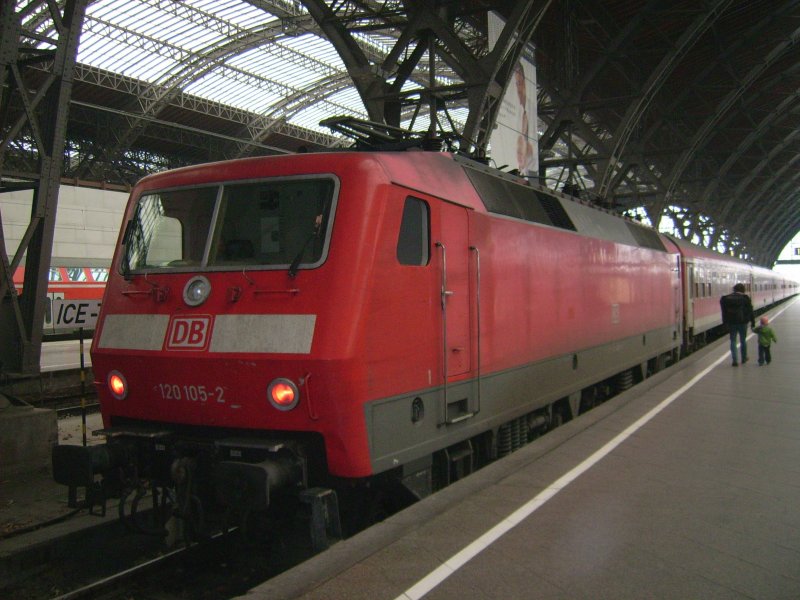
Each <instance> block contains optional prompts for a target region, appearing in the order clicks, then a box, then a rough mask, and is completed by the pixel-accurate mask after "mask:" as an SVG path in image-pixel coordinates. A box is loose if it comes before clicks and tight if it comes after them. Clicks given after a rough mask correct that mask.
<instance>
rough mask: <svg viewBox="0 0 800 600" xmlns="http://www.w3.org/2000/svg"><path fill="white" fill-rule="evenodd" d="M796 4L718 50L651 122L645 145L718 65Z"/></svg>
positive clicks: (793, 1)
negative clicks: (657, 117)
mask: <svg viewBox="0 0 800 600" xmlns="http://www.w3.org/2000/svg"><path fill="white" fill-rule="evenodd" d="M797 4H798V0H791V1H788V2H786V3H785V4H784V5H783V6H782V7H781V9H780V10H776V11H774V12H770V13H768V14H766V15H765V16H764V18H763V19H761V20H759V21H757V22H756V23H754V24H753V25H752V26H751V27H749V28H748V29H747V31H746V32H745V33H744V34H743V35H741V36H739V37H738V38H737V39H735V40H732V41H731V42H729V43H728V44H726V45H725V47H724V48H721V49H720V54H719V55H718V57H717V60H712V61H709V62H708V64H707V65H706V66H705V67H704V68H703V69H701V70H700V71H699V72H698V73H697V75H696V76H695V77H694V79H693V80H692V81H691V82H686V84H685V85H683V86H681V89H680V90H679V91H678V92H677V93H674V94H673V95H672V97H671V99H670V100H669V102H668V104H666V106H665V107H664V109H663V110H661V111H660V113H661V114H662V115H664V117H663V118H661V119H657V120H655V121H654V122H653V125H651V126H650V127H649V128H648V130H647V131H646V132H645V133H644V135H643V136H642V140H643V142H644V143H645V144H649V143H650V142H652V140H653V138H654V137H656V136H657V135H659V132H660V131H661V128H662V127H664V126H665V125H670V123H671V121H669V120H667V119H670V118H672V117H671V116H672V115H675V114H677V113H679V111H680V107H681V106H683V105H684V104H685V103H686V102H687V100H688V97H689V95H690V94H691V93H693V92H694V91H695V90H696V89H697V88H699V87H701V86H702V85H703V82H704V81H705V80H706V79H708V77H709V76H710V75H711V74H712V73H713V72H714V70H715V69H716V68H717V67H719V65H720V64H723V63H726V62H727V61H728V60H729V59H730V58H732V57H735V55H736V53H737V52H738V51H739V50H740V49H742V48H747V47H748V46H749V45H750V44H751V43H752V40H754V39H760V37H761V36H763V35H767V34H768V33H769V31H770V29H771V28H772V27H773V26H774V23H775V21H776V20H780V19H783V18H785V17H786V16H789V15H790V14H792V11H793V10H794V9H795V7H796V5H797ZM671 91H672V92H675V90H671Z"/></svg>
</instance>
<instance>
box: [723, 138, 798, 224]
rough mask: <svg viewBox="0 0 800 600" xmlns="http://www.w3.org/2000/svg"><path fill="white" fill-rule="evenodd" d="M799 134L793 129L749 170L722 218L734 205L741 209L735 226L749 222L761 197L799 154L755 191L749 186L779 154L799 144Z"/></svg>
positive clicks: (729, 201) (725, 216) (728, 203)
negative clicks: (749, 189) (748, 189)
mask: <svg viewBox="0 0 800 600" xmlns="http://www.w3.org/2000/svg"><path fill="white" fill-rule="evenodd" d="M798 134H800V132H798V131H797V130H794V131H792V132H791V133H790V134H789V135H788V136H786V138H785V139H784V140H783V141H782V142H781V143H780V144H777V145H776V146H775V147H774V148H773V149H772V150H770V152H769V153H768V154H767V155H766V156H765V157H764V158H763V159H762V160H760V161H759V162H758V164H757V165H755V166H754V167H753V169H752V170H751V171H750V172H748V175H747V176H746V177H745V178H744V179H743V180H742V181H740V182H739V184H738V185H737V186H736V190H735V191H734V193H733V194H731V197H730V198H729V199H728V201H727V202H726V206H725V209H724V210H723V212H722V213H720V215H719V218H720V219H726V218H727V216H728V215H729V214H730V212H731V210H733V207H734V206H736V207H737V208H738V209H739V210H738V214H737V215H736V218H735V221H734V227H739V226H740V225H742V224H743V223H746V222H747V219H748V218H749V217H750V216H751V213H752V212H753V210H755V209H756V207H757V206H759V203H760V201H761V199H762V198H763V197H764V196H765V195H767V194H769V193H770V190H771V187H772V184H773V183H774V182H776V181H777V180H778V178H779V177H782V176H783V175H784V174H785V172H786V170H787V169H788V168H789V167H791V166H792V165H794V163H795V162H796V161H797V159H798V155H796V154H795V155H794V156H793V157H792V158H790V159H789V160H788V161H787V163H786V165H785V166H784V167H779V168H778V169H777V170H776V171H774V172H773V174H772V175H771V176H770V177H769V179H768V180H767V183H766V184H765V185H761V186H759V188H758V189H757V190H755V191H753V192H748V191H747V188H748V187H749V185H750V184H751V183H752V181H753V180H754V179H755V178H756V177H757V176H758V175H760V174H761V173H762V171H764V170H765V169H767V168H772V167H774V159H775V158H776V157H777V156H779V155H780V154H781V153H783V152H784V151H785V150H786V149H787V148H789V147H791V146H792V145H797V142H798V140H797V137H798ZM745 196H747V202H744V198H745Z"/></svg>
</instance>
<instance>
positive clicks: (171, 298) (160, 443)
mask: <svg viewBox="0 0 800 600" xmlns="http://www.w3.org/2000/svg"><path fill="white" fill-rule="evenodd" d="M284 162H285V164H283V165H277V167H275V168H273V171H272V172H271V173H270V172H269V170H267V173H268V174H267V175H265V174H264V172H265V171H264V168H263V167H265V166H269V165H268V164H267V163H265V162H264V161H261V162H254V161H239V162H237V163H232V164H230V165H228V167H227V169H228V170H227V171H224V170H223V171H221V169H225V168H226V167H225V166H224V165H225V164H223V166H222V167H219V166H217V167H216V169H215V168H214V166H213V165H212V166H205V167H202V168H196V169H188V170H181V171H176V172H172V173H169V174H164V175H156V176H152V177H150V178H146V179H145V180H143V182H142V183H140V185H139V186H137V188H136V189H135V190H134V192H133V194H132V197H131V204H130V206H129V208H128V211H127V213H126V217H125V222H124V223H123V225H124V229H123V233H122V234H121V236H120V244H119V247H118V249H117V252H116V256H115V259H114V263H113V268H112V271H113V272H112V276H111V277H110V279H109V283H108V287H107V291H106V295H105V299H104V303H103V307H102V313H101V315H100V319H99V323H98V330H97V333H96V335H95V338H94V342H93V347H92V360H93V369H94V373H95V378H96V381H95V384H96V386H97V389H98V394H99V399H100V404H101V409H102V414H103V423H104V426H105V429H104V430H103V433H104V434H105V435H106V437H107V444H106V445H105V446H103V447H102V448H94V449H80V450H78V449H76V448H75V447H66V446H61V447H57V448H56V449H55V451H54V470H55V478H56V480H57V481H60V482H61V483H65V484H67V485H69V486H70V487H71V488H74V487H77V486H86V487H87V489H89V488H90V487H91V486H97V485H98V484H96V483H94V480H95V476H96V475H98V474H102V477H103V483H102V487H103V493H104V494H105V495H109V494H112V495H113V494H117V493H118V494H119V495H121V496H125V495H128V494H131V493H133V494H134V499H138V498H140V497H141V496H142V495H143V494H144V491H145V490H147V489H151V488H152V489H158V488H163V489H164V490H167V489H171V490H176V491H173V492H170V493H172V494H175V493H178V494H182V495H183V497H184V500H183V502H182V506H184V507H185V506H193V505H195V504H197V505H198V506H202V507H203V511H206V510H207V509H208V506H210V505H216V506H221V507H223V508H224V509H226V510H227V509H231V508H233V509H237V510H239V511H241V512H247V511H251V510H261V509H266V508H268V507H269V506H270V504H271V503H272V502H273V496H274V495H275V494H276V493H283V492H284V491H286V490H289V491H292V493H294V492H296V491H297V490H302V489H306V488H308V487H309V481H315V482H316V481H319V480H320V477H321V476H320V473H325V472H326V470H327V465H326V464H325V450H324V444H325V442H324V439H323V438H324V436H325V433H324V431H323V429H324V427H325V425H323V423H326V422H328V420H327V419H325V418H324V413H325V408H324V407H323V406H322V403H321V402H319V403H318V404H315V400H318V401H319V399H320V398H321V397H322V396H321V392H320V389H321V388H320V387H317V388H315V383H317V380H319V383H320V384H321V383H322V382H323V381H325V377H326V375H325V374H326V372H327V370H329V369H331V368H339V369H342V363H343V362H346V359H344V358H342V356H343V355H340V356H337V355H336V352H337V351H338V350H335V349H334V353H333V354H331V352H330V351H328V350H327V349H326V345H325V343H324V341H323V342H317V341H315V340H316V338H318V337H319V329H320V322H321V321H326V322H335V319H334V318H333V317H334V316H335V315H334V314H333V312H332V311H334V310H335V309H334V307H332V306H331V303H330V302H327V300H326V299H327V298H328V297H329V295H330V294H332V293H337V292H336V290H335V289H334V288H332V287H331V283H330V281H331V278H332V275H331V273H330V271H331V270H332V269H331V268H327V266H326V265H325V263H326V260H327V258H328V254H329V249H330V244H331V237H332V230H333V220H334V215H335V214H336V206H337V202H338V197H339V187H340V182H339V179H338V178H337V177H336V176H334V175H331V174H325V173H322V174H318V173H312V174H308V173H302V172H299V171H300V170H301V169H300V168H299V167H297V165H298V164H299V161H294V162H291V161H288V162H287V161H284ZM287 164H288V165H289V167H290V168H288V169H287V168H285V167H286V165H287ZM292 165H295V167H294V172H292V168H291V166H292ZM258 166H260V167H262V169H261V170H258V169H254V168H253V167H258ZM282 166H283V167H284V168H281V167H282ZM248 168H249V169H250V170H251V171H253V172H254V174H253V175H251V176H248V171H247V169H248ZM230 169H236V172H235V173H231V172H230ZM323 267H326V268H323ZM347 293H348V292H347V291H346V290H345V291H342V292H341V294H344V295H345V296H346V294H347ZM345 300H347V298H345ZM340 337H341V336H340ZM344 337H346V336H344ZM340 358H341V360H339V359H340ZM337 365H338V367H337ZM312 375H313V377H312ZM331 387H332V388H333V390H334V391H335V387H336V384H335V383H333V384H331ZM315 392H316V393H317V394H318V395H317V397H316V398H315V396H314V394H315ZM326 393H327V392H326ZM321 417H323V418H321ZM165 494H166V492H165Z"/></svg>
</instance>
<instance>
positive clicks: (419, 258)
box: [397, 197, 430, 266]
mask: <svg viewBox="0 0 800 600" xmlns="http://www.w3.org/2000/svg"><path fill="white" fill-rule="evenodd" d="M429 223H430V218H429V214H428V205H427V203H425V202H423V201H422V200H419V199H418V198H411V197H409V198H406V202H405V205H404V206H403V220H402V221H401V223H400V235H399V236H398V238H397V260H398V261H399V262H400V264H401V265H411V266H424V265H427V264H428V260H429V258H430V226H429Z"/></svg>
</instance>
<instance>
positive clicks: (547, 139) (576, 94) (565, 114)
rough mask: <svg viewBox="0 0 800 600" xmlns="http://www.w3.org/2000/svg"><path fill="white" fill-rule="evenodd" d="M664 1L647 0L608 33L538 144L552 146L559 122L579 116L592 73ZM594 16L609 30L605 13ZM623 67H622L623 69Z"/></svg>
mask: <svg viewBox="0 0 800 600" xmlns="http://www.w3.org/2000/svg"><path fill="white" fill-rule="evenodd" d="M582 4H584V5H585V7H586V9H587V10H589V9H590V8H591V7H593V6H595V5H596V4H595V3H585V2H582ZM659 5H663V2H662V1H661V0H650V2H648V3H647V5H646V6H644V7H643V8H642V9H641V10H639V11H638V12H637V13H636V15H635V16H634V17H633V18H632V19H631V20H630V21H628V23H627V24H626V25H625V27H624V28H623V29H622V30H620V31H619V32H617V33H616V35H611V34H608V37H609V38H611V41H610V42H608V43H607V44H606V45H605V46H604V49H605V52H603V55H602V56H601V57H600V59H599V60H597V61H595V62H594V64H592V66H591V67H590V68H589V69H588V70H587V71H586V73H585V74H584V75H583V77H582V78H581V80H580V81H579V82H578V84H577V85H575V86H574V87H573V88H571V89H570V92H569V96H568V97H567V96H565V97H564V102H563V103H561V105H560V107H559V109H558V112H556V114H555V115H554V116H553V118H552V121H551V123H550V126H549V127H548V128H547V130H546V131H545V132H544V134H543V135H542V137H541V139H540V141H539V148H540V150H548V149H550V148H552V147H553V145H554V144H555V143H556V140H557V139H558V138H559V134H560V133H561V132H563V127H562V125H561V124H562V123H563V122H564V121H575V120H578V116H577V115H578V111H577V110H576V107H577V106H579V105H580V103H581V99H582V98H583V97H584V94H585V93H586V91H587V90H588V89H589V86H590V85H591V84H592V82H593V81H594V79H595V77H597V75H598V74H599V73H600V72H601V71H602V70H603V69H604V68H605V67H606V66H607V65H608V64H609V63H611V62H612V59H613V57H614V56H616V55H617V53H618V52H619V51H620V49H621V48H623V47H624V46H625V45H626V43H628V42H629V41H630V39H631V37H632V36H633V35H634V34H635V33H636V32H637V30H638V28H639V25H641V23H642V22H643V21H644V18H645V16H646V15H647V14H649V13H650V12H652V11H653V10H654V9H655V8H656V7H657V6H659ZM593 16H594V18H595V19H597V21H598V23H599V24H600V26H601V27H602V28H603V30H604V31H605V32H608V31H609V30H610V29H611V27H612V26H613V25H614V24H613V23H611V22H608V19H606V18H604V17H605V13H604V12H603V11H600V10H598V11H594V15H593ZM624 72H625V71H624V70H623V73H624Z"/></svg>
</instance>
